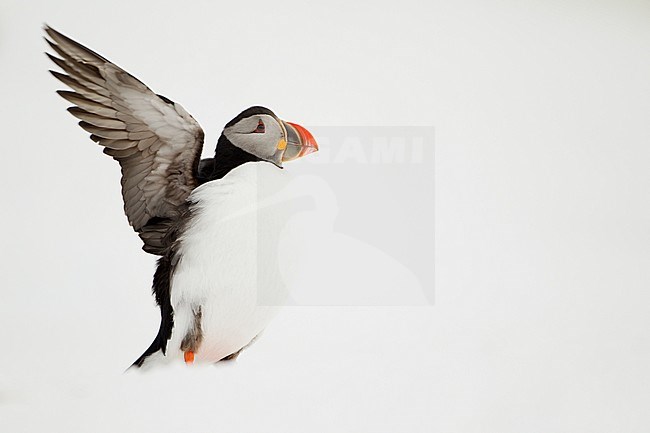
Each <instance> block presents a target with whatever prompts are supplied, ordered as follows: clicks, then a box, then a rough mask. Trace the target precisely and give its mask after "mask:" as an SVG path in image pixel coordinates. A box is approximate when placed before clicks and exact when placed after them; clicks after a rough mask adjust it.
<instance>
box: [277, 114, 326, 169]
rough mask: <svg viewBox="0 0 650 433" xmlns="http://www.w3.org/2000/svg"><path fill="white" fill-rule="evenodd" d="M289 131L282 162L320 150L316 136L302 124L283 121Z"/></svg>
mask: <svg viewBox="0 0 650 433" xmlns="http://www.w3.org/2000/svg"><path fill="white" fill-rule="evenodd" d="M282 125H283V126H284V128H285V130H286V131H287V142H286V146H287V147H286V149H285V151H284V154H283V155H282V162H286V161H293V160H294V159H298V158H300V157H303V156H305V155H309V154H310V153H313V152H317V151H318V144H316V140H315V139H314V136H313V135H311V133H310V132H309V131H307V130H306V129H305V128H303V127H302V126H300V125H298V124H296V123H291V122H285V121H284V120H283V121H282Z"/></svg>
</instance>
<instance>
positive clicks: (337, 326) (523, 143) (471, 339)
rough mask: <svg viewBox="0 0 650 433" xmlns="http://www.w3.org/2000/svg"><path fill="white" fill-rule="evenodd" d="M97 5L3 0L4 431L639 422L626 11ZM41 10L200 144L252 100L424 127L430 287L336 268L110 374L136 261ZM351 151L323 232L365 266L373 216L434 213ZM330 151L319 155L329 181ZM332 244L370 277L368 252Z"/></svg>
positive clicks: (642, 338) (142, 274) (642, 375)
mask: <svg viewBox="0 0 650 433" xmlns="http://www.w3.org/2000/svg"><path fill="white" fill-rule="evenodd" d="M118 3H119V2H118ZM118 3H116V2H107V3H105V4H96V5H92V6H90V5H89V4H88V3H87V2H80V1H78V2H72V1H69V2H66V1H57V2H45V1H41V2H19V1H12V0H10V1H3V2H2V4H1V5H0V65H2V66H3V68H2V75H1V77H2V79H1V80H0V95H2V98H1V103H0V122H1V124H0V126H1V128H0V130H1V131H2V140H1V141H2V146H0V161H2V163H3V169H2V170H1V171H0V185H2V186H1V188H2V189H1V191H2V197H3V205H2V207H1V208H0V209H1V211H0V218H1V223H2V243H1V244H2V249H1V250H0V259H1V260H0V275H1V278H2V280H1V281H0V283H1V288H0V292H1V294H2V297H1V301H0V347H1V349H0V431H2V432H5V431H7V432H12V433H13V432H43V431H47V432H117V431H119V432H131V431H133V432H135V431H156V432H158V431H160V432H166V431H169V432H172V431H173V432H185V431H227V432H305V431H316V432H366V431H367V432H396V431H405V432H431V431H444V432H463V433H466V432H481V433H482V432H494V433H508V432H512V433H521V432H526V433H534V432H540V433H549V432H558V433H559V432H603V433H610V432H614V431H617V432H618V431H620V432H626V433H634V432H645V431H647V427H648V425H650V415H648V411H647V408H648V407H650V393H649V392H648V390H649V389H650V374H648V365H649V363H650V333H649V331H648V329H650V291H649V290H648V287H650V249H649V248H648V245H650V231H649V230H648V221H649V220H650V201H649V195H648V186H649V185H650V171H649V170H648V166H649V164H650V146H648V138H649V137H650V129H649V128H650V123H649V122H648V114H649V112H650V107H649V105H648V101H650V88H649V87H648V86H649V84H648V83H649V81H648V79H647V78H648V76H650V63H649V60H648V55H647V47H648V42H649V41H650V31H649V28H648V26H647V23H648V19H649V18H650V8H648V5H647V3H645V2H634V1H623V2H620V1H616V2H615V1H606V0H603V1H596V2H577V1H571V2H553V1H551V2H548V1H543V2H542V1H540V2H532V3H530V2H527V3H526V4H525V5H524V4H522V3H520V2H514V1H500V2H490V3H486V2H478V1H473V2H472V1H464V2H437V1H434V2H415V1H405V2H398V3H393V2H379V3H372V4H370V3H368V4H364V3H361V2H360V3H353V4H351V3H349V2H341V3H336V2H326V3H325V2H323V3H319V4H308V3H306V2H296V3H295V4H291V3H290V2H289V3H286V4H285V3H276V2H259V3H256V2H253V3H251V2H246V3H233V2H231V3H230V4H228V5H220V4H218V3H212V2H195V3H192V4H191V5H185V4H183V5H182V6H180V5H178V4H177V3H178V2H169V3H168V4H166V3H165V2H138V3H136V2H123V3H121V4H118ZM44 22H47V23H48V24H50V25H52V26H54V27H56V28H58V29H59V30H61V31H64V32H67V33H69V34H71V35H73V36H75V37H77V38H79V39H80V40H82V41H83V42H85V43H87V44H88V45H89V46H90V47H92V48H95V49H97V50H99V51H100V52H101V53H102V54H104V55H106V56H107V57H108V58H110V59H112V60H115V61H117V62H118V63H120V64H121V65H122V66H124V67H126V68H127V69H129V70H130V71H132V72H133V73H135V74H136V75H137V76H138V77H139V78H141V79H143V80H144V81H145V82H147V84H149V85H150V86H152V87H153V88H154V89H155V90H156V91H158V92H160V93H162V94H164V95H166V96H168V97H170V98H172V99H174V100H177V101H179V102H181V103H182V104H183V106H184V107H185V108H186V109H187V110H188V111H189V112H190V113H192V114H193V115H194V116H195V117H196V118H197V120H198V121H199V122H200V123H201V124H202V125H203V127H204V129H205V130H206V133H207V137H206V149H207V151H206V154H207V153H209V152H210V151H211V150H212V147H213V145H214V143H215V142H216V139H217V136H218V133H219V131H220V128H221V126H222V125H223V124H224V123H225V122H227V121H228V120H229V119H230V118H231V117H232V116H233V115H234V114H236V113H238V112H239V111H240V110H241V109H243V108H245V107H247V106H249V105H253V104H260V103H262V104H265V105H268V106H269V107H272V108H274V109H275V110H276V111H277V112H278V113H281V115H282V116H283V117H285V118H286V119H287V120H291V121H295V122H298V123H301V124H303V125H304V126H307V127H310V126H313V125H316V126H318V125H323V126H325V127H327V128H330V130H331V131H334V130H337V129H338V128H339V127H340V128H342V129H343V128H347V127H350V126H362V127H364V128H366V130H370V131H372V128H373V125H377V126H378V125H382V126H384V125H389V126H391V125H392V126H396V125H397V126H399V125H401V127H402V128H404V127H406V128H408V126H413V125H420V126H432V127H433V128H434V129H435V170H434V171H435V181H436V183H435V290H434V291H430V290H424V291H423V292H422V293H424V294H425V295H427V296H428V295H430V294H431V293H434V294H435V296H434V297H433V299H432V298H431V297H430V296H429V297H427V301H426V302H425V304H428V305H424V306H400V305H399V304H400V301H401V300H403V299H398V300H397V301H396V302H394V304H391V303H389V305H385V306H371V305H373V302H370V301H368V298H367V296H368V294H369V293H370V294H372V284H371V285H368V286H366V287H363V285H361V284H359V281H362V280H363V278H362V277H363V274H362V273H361V274H360V273H357V274H354V275H352V274H349V272H352V270H354V269H355V267H350V269H351V270H349V271H345V272H342V273H340V274H339V275H337V276H338V280H337V281H342V280H345V278H348V277H349V278H351V279H352V280H354V282H355V283H354V284H351V285H350V287H349V288H348V287H347V286H345V285H336V287H332V289H331V290H332V293H337V294H339V295H340V294H345V293H346V289H349V290H350V293H357V292H356V291H358V290H364V291H363V295H364V296H362V297H361V298H350V303H349V304H348V306H346V303H345V300H344V299H343V301H342V300H341V297H340V296H339V297H337V298H336V302H332V303H335V304H343V305H342V306H327V305H326V304H327V298H321V301H319V302H318V303H317V305H315V306H304V305H303V306H292V307H288V308H286V309H285V310H284V311H283V312H282V313H281V314H280V315H279V316H278V318H277V320H276V321H274V322H273V323H272V324H271V326H270V327H269V329H268V330H267V332H266V333H265V334H264V335H263V337H262V338H260V339H259V341H258V342H257V343H256V344H255V345H254V346H253V347H251V348H250V349H249V350H247V351H246V352H244V353H243V354H242V356H241V357H240V359H239V360H238V361H237V362H236V363H235V364H234V365H230V366H225V367H214V366H210V367H205V368H191V369H189V368H184V367H183V366H179V367H178V368H170V369H166V370H160V371H154V372H151V373H150V374H147V375H141V374H132V373H131V372H129V373H127V374H123V371H124V369H125V368H126V367H128V365H129V364H130V363H131V362H132V361H133V360H134V359H135V358H136V357H137V356H138V355H139V354H140V353H141V352H142V351H143V350H144V348H146V346H147V345H148V344H149V343H150V341H151V339H152V337H153V336H154V334H155V331H156V328H157V321H158V313H157V312H156V309H155V308H154V306H153V300H152V298H151V296H150V294H149V289H148V287H150V284H151V275H152V273H153V259H152V258H151V257H148V256H147V255H146V254H144V253H142V252H141V251H140V250H139V248H140V245H139V242H138V239H137V237H136V236H135V235H134V234H133V233H132V232H131V230H130V228H129V227H128V226H127V224H126V220H125V218H124V216H123V215H122V211H121V206H122V204H121V198H120V196H119V192H118V185H119V170H118V169H117V167H116V166H115V164H114V163H113V161H110V160H109V159H108V158H106V157H104V156H103V155H101V153H100V152H99V149H97V147H95V146H94V145H93V144H92V143H91V142H90V141H89V140H88V139H87V138H86V137H85V134H83V133H82V132H81V131H80V130H79V128H78V127H76V126H75V125H74V120H73V119H72V118H71V116H69V115H68V113H66V112H65V110H64V108H65V107H66V104H65V102H64V101H62V100H61V99H60V98H59V97H58V96H57V95H56V94H55V93H54V90H55V89H57V88H60V86H59V85H58V84H57V83H56V82H55V81H54V79H53V78H51V77H50V76H49V75H48V74H47V73H46V72H45V71H46V70H47V69H48V68H50V65H49V64H48V63H47V59H46V58H45V57H44V56H43V55H42V51H44V49H45V44H44V42H43V41H42V40H41V30H40V27H41V25H42V24H43V23H44ZM116 23H119V24H116ZM151 47H156V49H152V48H151ZM277 47H279V48H280V49H277ZM152 51H155V52H154V53H152ZM296 54H299V56H298V57H296V56H294V55H296ZM165 62H167V63H165ZM224 63H225V64H224ZM163 64H165V66H164V67H161V65H163ZM317 138H318V137H317ZM327 146H329V147H330V148H332V149H336V150H337V151H342V150H344V149H341V147H342V146H341V143H338V142H336V141H334V142H332V141H330V142H329V143H328V145H327ZM327 146H324V147H327ZM337 146H338V147H337ZM323 154H325V153H324V152H323ZM355 158H356V157H354V156H351V157H350V161H348V162H349V163H350V164H358V167H359V169H358V170H359V173H363V175H359V176H357V177H354V176H352V177H347V178H345V179H343V181H344V182H343V183H344V184H345V182H347V184H348V185H349V187H350V190H351V191H353V192H354V193H355V194H356V195H353V196H352V198H353V200H348V199H350V196H345V195H343V194H342V193H341V194H340V195H336V194H335V197H336V199H337V200H338V206H339V208H340V211H341V213H340V214H339V217H342V216H344V215H347V216H346V218H347V219H346V220H341V219H340V218H339V217H337V215H334V214H332V215H329V216H331V217H332V218H333V219H329V220H327V222H328V224H331V226H330V227H329V228H330V229H331V230H332V233H333V234H335V235H337V236H341V237H340V238H339V240H341V239H347V241H350V242H356V245H360V243H361V242H364V243H365V244H373V245H375V246H377V249H378V250H381V251H383V253H384V255H383V256H381V257H382V259H381V260H388V259H389V258H391V257H393V258H395V260H397V256H398V255H397V252H396V250H390V249H386V248H383V247H382V248H383V249H382V248H379V246H378V245H379V244H380V239H375V240H374V242H373V239H372V237H371V236H368V233H363V236H362V231H363V230H364V229H366V228H367V227H369V226H371V225H372V224H374V225H375V226H377V225H380V224H382V222H386V224H385V225H383V226H380V227H381V228H382V229H383V231H384V233H385V234H386V236H387V237H390V235H391V234H392V235H395V236H394V239H393V242H394V244H393V245H402V246H403V245H407V246H409V245H420V246H421V245H422V239H425V240H427V239H431V242H432V244H433V237H431V238H429V237H427V236H428V235H423V236H422V238H421V239H420V238H416V237H414V238H412V239H411V238H408V240H407V242H406V243H405V244H400V242H402V241H404V239H401V238H400V236H399V235H400V233H401V231H399V230H400V228H403V227H401V226H409V227H415V228H419V229H421V230H422V233H429V232H427V230H431V231H432V230H433V228H434V226H433V224H434V223H433V221H431V222H428V221H427V222H422V220H418V219H417V217H418V216H421V215H419V209H420V210H422V211H424V210H423V208H422V203H426V202H425V201H423V199H422V196H421V195H420V194H419V193H416V192H414V190H412V189H403V190H399V191H397V192H395V191H392V190H390V189H389V187H385V188H384V187H383V186H382V187H381V188H379V187H377V185H386V184H392V185H395V183H391V182H389V181H387V178H386V176H378V177H376V178H372V177H371V178H368V177H367V176H366V174H367V173H369V171H363V170H370V169H368V166H370V165H371V164H369V163H363V162H361V161H359V160H358V159H355ZM330 166H331V169H329V167H330ZM295 167H296V170H297V171H298V172H300V171H301V170H302V174H305V172H306V171H309V167H310V165H308V164H303V165H299V164H296V165H295ZM341 167H342V165H336V164H335V163H332V164H325V165H320V166H319V169H318V170H319V176H321V180H323V182H324V183H325V184H327V185H330V186H331V187H332V190H333V191H339V190H337V189H336V188H337V187H336V182H341V181H342V180H341V179H340V178H337V176H339V177H340V173H342V171H341ZM345 167H348V168H349V167H350V166H349V165H345ZM353 167H354V165H353ZM382 167H383V166H382ZM384 168H386V167H384ZM393 168H395V170H397V166H394V167H393ZM388 169H389V171H390V169H391V167H390V166H389V167H388ZM328 176H329V178H328ZM346 176H349V173H348V174H346ZM335 178H336V179H335ZM388 179H389V180H390V178H388ZM381 182H385V183H384V184H382V183H381ZM373 185H375V187H374V188H373ZM360 186H361V187H362V188H360ZM354 188H360V189H361V190H359V189H357V190H354ZM363 188H365V193H364V191H362V190H363ZM357 197H358V199H357ZM397 198H399V199H401V200H402V202H401V203H402V204H404V203H405V206H407V207H406V208H404V209H407V211H404V212H403V215H401V217H402V218H403V220H399V221H398V222H397V223H395V220H394V219H391V218H393V217H394V216H395V215H398V214H399V212H397V213H394V214H390V212H396V211H395V207H397V208H399V209H398V211H399V210H400V209H402V207H400V206H396V205H395V203H396V202H397V201H396V200H397ZM355 206H356V207H355ZM372 206H384V207H385V208H386V211H387V212H388V213H387V214H383V213H381V212H375V215H376V218H372V219H369V218H368V217H367V216H366V215H365V214H364V215H363V216H358V218H357V220H355V219H354V218H350V215H355V211H357V210H358V211H359V212H361V211H367V210H368V209H369V208H370V209H374V208H372ZM408 206H410V207H408ZM418 206H420V208H418ZM346 212H347V214H346ZM388 214H390V215H391V217H390V218H389V217H388V216H387V215H388ZM360 215H361V214H360ZM337 218H338V219H337ZM413 221H416V223H413ZM417 221H420V222H417ZM343 236H345V238H343ZM347 245H352V244H351V243H350V244H347ZM328 248H331V253H332V255H336V254H338V253H341V254H342V255H341V256H337V257H339V258H341V257H342V258H343V259H346V260H343V259H342V263H344V262H347V263H350V259H349V258H347V257H348V256H345V255H344V254H349V255H351V256H353V257H352V258H355V259H356V260H358V261H359V268H358V269H363V270H364V272H370V271H371V270H373V269H374V270H376V272H377V274H374V273H373V274H372V275H369V276H368V278H369V279H372V278H374V280H372V281H374V283H376V282H380V281H382V280H384V279H382V278H381V276H382V275H384V274H382V272H386V269H387V267H386V266H384V263H389V261H382V262H381V266H378V265H377V263H378V262H377V261H376V260H375V259H373V260H368V257H370V256H369V255H364V254H356V253H355V252H354V251H353V250H351V249H349V248H347V246H346V248H340V249H339V248H337V244H335V243H333V244H332V245H331V247H328ZM418 248H420V247H418ZM403 249H404V248H403ZM406 250H408V248H406ZM428 251H429V250H427V249H426V248H423V249H422V250H416V252H422V254H426V253H427V252H428ZM326 252H327V250H326ZM412 252H413V251H406V253H412ZM353 253H354V254H353ZM407 256H408V254H407ZM373 257H379V256H377V255H375V256H373ZM411 257H413V256H411ZM416 258H417V254H416ZM431 263H432V264H433V260H432V261H431ZM414 267H415V264H413V269H414ZM346 272H348V273H346ZM333 274H334V272H333V271H332V270H331V269H323V270H322V274H320V275H315V277H317V279H318V283H319V284H324V283H323V282H326V281H334V280H331V277H332V275H333ZM369 281H370V280H369ZM385 281H388V280H385ZM374 283H373V284H374ZM397 286H398V287H393V289H394V290H396V292H395V293H400V291H401V290H403V289H404V287H402V286H401V285H399V284H397ZM411 288H412V287H411ZM427 289H429V287H427ZM322 290H323V291H324V290H326V289H322ZM323 291H321V292H319V293H323ZM352 299H354V301H353V300H352ZM379 303H382V302H379ZM406 303H407V304H410V302H406ZM416 303H417V302H416ZM395 304H396V305H395Z"/></svg>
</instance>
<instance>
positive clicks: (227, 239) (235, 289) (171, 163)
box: [44, 25, 318, 369]
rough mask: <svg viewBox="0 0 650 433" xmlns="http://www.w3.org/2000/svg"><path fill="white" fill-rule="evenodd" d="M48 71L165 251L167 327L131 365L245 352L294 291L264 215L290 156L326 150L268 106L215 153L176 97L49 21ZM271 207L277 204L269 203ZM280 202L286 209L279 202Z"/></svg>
mask: <svg viewBox="0 0 650 433" xmlns="http://www.w3.org/2000/svg"><path fill="white" fill-rule="evenodd" d="M44 32H45V33H46V36H45V38H44V39H45V40H46V41H47V44H48V45H49V47H50V48H51V49H52V50H53V51H54V53H49V52H46V55H47V56H48V57H49V58H50V60H52V62H54V64H56V65H57V66H58V67H59V68H60V69H61V72H59V71H55V70H50V73H51V74H52V75H54V77H55V78H57V79H58V80H59V81H61V82H62V83H63V84H65V85H66V86H67V87H68V88H69V89H68V90H58V91H57V93H58V94H59V95H60V96H61V97H63V98H64V99H65V100H67V101H68V102H70V103H71V104H73V105H72V106H71V107H69V108H68V111H69V112H70V113H71V114H72V115H73V116H75V117H76V118H78V119H79V126H81V128H83V129H84V130H85V131H87V132H88V133H90V138H91V139H92V140H93V141H94V142H95V143H97V144H99V145H101V146H102V147H103V152H104V153H105V154H107V155H109V156H111V157H112V158H113V159H115V160H116V161H117V162H118V163H119V165H120V167H121V170H122V178H121V186H122V189H121V191H122V197H123V200H124V212H125V214H126V217H127V219H128V222H129V224H130V225H131V226H132V227H133V230H134V231H135V232H136V233H137V234H138V236H139V237H140V239H141V240H142V243H143V247H142V249H143V250H144V251H145V252H147V253H149V254H152V255H154V256H157V257H158V260H157V265H156V270H155V273H154V276H153V284H152V292H153V295H154V297H155V301H156V303H157V305H158V306H159V307H160V326H159V328H158V333H157V334H156V336H155V338H154V339H153V342H152V343H151V345H150V346H149V347H148V348H147V349H146V350H145V351H144V353H142V355H141V356H140V357H139V358H138V359H137V360H136V361H135V362H134V363H133V364H132V366H131V367H130V368H134V369H138V368H142V367H146V368H149V367H151V366H154V365H161V364H169V363H173V362H180V363H183V362H184V363H186V364H195V363H217V362H220V361H230V360H234V359H236V358H237V356H238V355H239V354H240V352H241V351H242V350H243V349H244V348H246V347H247V346H249V345H250V344H251V343H252V342H253V341H254V340H255V339H256V338H257V337H258V336H259V335H260V333H261V332H262V331H263V330H264V329H265V328H266V326H267V325H268V324H269V322H270V321H271V320H272V318H273V317H274V316H275V314H276V313H277V310H278V309H279V308H280V305H281V304H282V300H283V299H284V298H283V296H286V293H285V291H286V289H285V287H284V285H283V282H282V276H281V272H278V270H277V269H276V268H277V263H278V260H284V259H285V258H284V257H280V258H278V257H272V256H273V255H274V251H273V248H269V247H268V245H272V243H269V241H268V239H269V238H273V236H275V237H276V238H277V236H278V233H280V232H281V230H282V224H283V217H282V215H278V214H277V212H276V213H274V212H272V211H268V212H264V213H260V212H255V209H256V206H258V207H257V208H259V206H262V205H260V203H263V202H265V200H267V198H268V197H267V196H268V194H266V195H265V194H262V193H261V192H260V191H261V190H265V191H267V192H269V191H270V192H273V190H274V188H280V186H278V185H282V182H281V181H282V178H283V176H284V173H285V172H284V170H282V169H283V164H284V163H286V162H288V161H293V160H296V159H298V158H301V157H303V156H306V155H308V154H311V153H313V152H316V151H317V150H318V145H317V143H316V140H315V139H314V137H313V135H312V134H311V133H310V132H309V131H308V130H307V129H305V128H304V127H302V126H300V125H298V124H296V123H292V122H287V121H284V120H281V119H280V118H279V117H278V116H276V115H275V113H274V112H273V111H271V110H270V109H268V108H265V107H261V106H254V107H250V108H247V109H245V110H244V111H242V112H241V113H239V114H238V115H237V116H235V117H234V118H233V119H232V120H231V121H229V122H228V123H226V125H225V126H224V128H223V131H222V132H221V135H220V137H219V139H218V141H217V145H216V149H215V153H214V157H213V158H205V159H201V151H202V147H203V141H204V132H203V130H202V129H201V126H199V124H198V123H197V121H196V120H195V119H194V118H193V117H192V116H191V115H190V114H189V113H188V112H187V111H185V109H184V108H183V107H182V106H181V105H180V104H178V103H176V102H174V101H172V100H171V99H169V98H167V97H165V96H162V95H159V94H156V93H154V92H153V91H152V90H151V89H149V87H147V86H146V85H145V84H144V83H143V82H142V81H140V80H138V79H137V78H135V77H134V76H133V75H131V74H130V73H128V72H126V71H125V70H124V69H122V68H120V67H119V66H117V65H116V64H114V63H112V62H110V61H109V60H107V59H106V58H104V57H102V56H101V55H99V54H97V53H96V52H94V51H92V50H90V49H89V48H87V47H85V46H83V45H82V44H80V43H78V42H76V41H74V40H73V39H71V38H69V37H67V36H65V35H63V34H62V33H60V32H58V31H56V30H54V29H53V28H52V27H49V26H47V25H46V26H45V27H44ZM265 206H266V207H265V208H266V209H273V206H270V205H268V204H267V205H265ZM276 207H277V206H276Z"/></svg>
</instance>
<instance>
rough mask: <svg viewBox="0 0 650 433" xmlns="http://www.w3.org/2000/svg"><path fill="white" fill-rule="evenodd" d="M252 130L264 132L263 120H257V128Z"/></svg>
mask: <svg viewBox="0 0 650 433" xmlns="http://www.w3.org/2000/svg"><path fill="white" fill-rule="evenodd" d="M253 132H257V133H264V122H262V120H260V121H258V122H257V128H255V131H253Z"/></svg>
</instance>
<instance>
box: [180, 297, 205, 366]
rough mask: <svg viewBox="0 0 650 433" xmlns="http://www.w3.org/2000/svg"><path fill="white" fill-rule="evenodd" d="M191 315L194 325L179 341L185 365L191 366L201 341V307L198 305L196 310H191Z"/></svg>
mask: <svg viewBox="0 0 650 433" xmlns="http://www.w3.org/2000/svg"><path fill="white" fill-rule="evenodd" d="M192 313H194V323H193V324H192V327H191V328H190V329H189V330H188V331H187V334H185V337H183V341H181V350H182V351H183V357H184V359H185V363H186V364H192V363H193V362H194V354H195V353H196V352H197V350H198V349H199V346H200V345H201V342H202V341H203V330H202V329H201V317H202V313H201V306H200V305H199V306H198V307H197V308H196V309H194V308H192Z"/></svg>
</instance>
